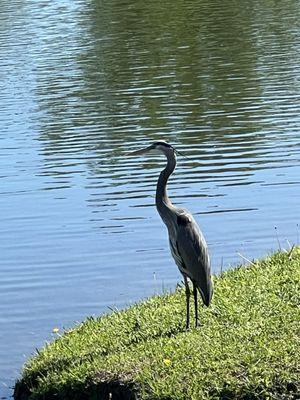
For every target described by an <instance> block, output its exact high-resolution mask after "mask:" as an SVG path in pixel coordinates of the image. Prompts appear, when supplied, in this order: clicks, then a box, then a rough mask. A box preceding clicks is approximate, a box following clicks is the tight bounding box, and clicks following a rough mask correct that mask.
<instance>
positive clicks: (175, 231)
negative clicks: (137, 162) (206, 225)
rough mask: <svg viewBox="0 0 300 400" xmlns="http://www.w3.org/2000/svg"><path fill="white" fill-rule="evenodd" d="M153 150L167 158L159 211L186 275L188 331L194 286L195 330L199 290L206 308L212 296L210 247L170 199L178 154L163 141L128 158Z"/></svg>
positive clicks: (158, 197)
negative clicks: (168, 189)
mask: <svg viewBox="0 0 300 400" xmlns="http://www.w3.org/2000/svg"><path fill="white" fill-rule="evenodd" d="M151 151H159V152H161V153H163V154H164V155H165V156H166V157H167V166H166V167H165V169H163V170H162V171H161V173H160V175H159V179H158V182H157V187H156V208H157V211H158V212H159V215H160V216H161V218H162V220H163V222H164V223H165V225H166V226H167V229H168V233H169V243H170V249H171V253H172V256H173V258H174V260H175V263H176V264H177V266H178V268H179V270H180V272H181V273H182V275H183V279H184V284H185V291H186V328H187V329H189V326H190V294H191V293H190V288H189V284H188V278H189V279H190V280H191V281H192V284H193V295H194V303H195V319H196V321H195V325H196V327H197V326H198V304H197V289H198V290H199V292H200V295H201V297H202V300H203V303H204V304H205V305H206V306H209V304H210V302H211V298H212V294H213V286H212V280H211V269H210V259H209V254H208V248H207V244H206V241H205V239H204V236H203V234H202V232H201V230H200V228H199V227H198V225H197V223H196V221H195V220H194V218H193V216H192V214H191V213H189V212H188V211H187V210H185V209H183V208H178V207H175V206H174V205H173V204H172V202H171V201H170V199H169V197H168V194H167V182H168V178H169V177H170V175H171V174H172V173H173V171H174V169H175V167H176V153H177V151H176V150H175V149H174V147H173V146H171V145H170V144H168V143H166V142H165V141H162V140H161V141H158V142H154V143H153V144H151V145H150V146H148V147H146V148H144V149H141V150H137V151H134V152H131V153H129V154H128V155H133V156H138V155H143V154H146V153H148V152H151Z"/></svg>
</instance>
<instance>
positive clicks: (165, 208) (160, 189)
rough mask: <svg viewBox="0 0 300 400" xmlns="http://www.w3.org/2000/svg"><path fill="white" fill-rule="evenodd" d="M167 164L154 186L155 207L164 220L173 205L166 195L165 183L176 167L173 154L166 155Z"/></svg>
mask: <svg viewBox="0 0 300 400" xmlns="http://www.w3.org/2000/svg"><path fill="white" fill-rule="evenodd" d="M167 160H168V162H167V166H166V168H165V169H163V170H162V171H161V173H160V175H159V178H158V181H157V186H156V199H155V200H156V208H157V211H158V212H159V214H160V216H161V218H162V219H163V220H164V221H165V219H166V218H165V217H167V216H168V214H169V212H170V211H171V209H172V207H173V205H172V202H171V200H170V199H169V197H168V193H167V183H168V179H169V176H170V175H171V174H172V172H173V171H174V169H175V167H176V157H175V155H174V154H169V155H167Z"/></svg>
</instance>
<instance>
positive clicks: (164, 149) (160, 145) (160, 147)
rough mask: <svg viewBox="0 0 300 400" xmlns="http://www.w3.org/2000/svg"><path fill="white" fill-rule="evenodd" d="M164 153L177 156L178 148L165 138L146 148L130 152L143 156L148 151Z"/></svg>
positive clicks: (132, 154) (133, 154)
mask: <svg viewBox="0 0 300 400" xmlns="http://www.w3.org/2000/svg"><path fill="white" fill-rule="evenodd" d="M150 152H151V153H163V154H164V155H165V156H167V157H168V156H175V154H176V150H175V149H174V147H173V146H171V145H170V144H169V143H167V142H165V141H164V140H159V141H157V142H154V143H152V144H151V145H150V146H148V147H145V148H144V149H140V150H136V151H133V152H131V153H128V154H127V155H129V156H141V155H143V154H147V153H150Z"/></svg>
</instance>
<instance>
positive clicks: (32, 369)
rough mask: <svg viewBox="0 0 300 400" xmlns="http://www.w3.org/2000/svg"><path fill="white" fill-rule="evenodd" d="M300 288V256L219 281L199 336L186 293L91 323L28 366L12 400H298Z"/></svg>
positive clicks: (296, 252) (281, 256)
mask: <svg viewBox="0 0 300 400" xmlns="http://www.w3.org/2000/svg"><path fill="white" fill-rule="evenodd" d="M299 284H300V249H299V248H297V249H293V251H292V252H291V253H290V254H287V253H277V254H274V255H272V256H270V257H268V258H266V259H264V260H261V261H258V262H253V263H252V264H251V265H250V266H249V267H240V268H236V269H234V270H230V271H228V272H225V273H223V274H222V275H221V276H219V277H215V278H214V286H215V293H214V298H213V302H212V306H211V307H210V308H201V310H200V321H201V327H200V328H198V329H191V330H190V331H188V332H186V331H185V295H184V291H183V289H178V290H176V291H175V293H172V294H166V295H163V296H157V297H153V298H150V299H149V300H147V301H145V302H143V303H141V304H137V305H134V306H132V307H131V308H129V309H127V310H125V311H122V312H113V313H112V314H111V315H108V316H103V317H100V318H97V319H93V318H89V319H87V320H86V321H85V322H84V323H82V324H80V325H79V326H77V327H76V328H75V329H73V330H69V331H67V332H65V333H64V334H63V335H62V336H59V337H58V338H57V339H56V340H54V342H52V343H51V344H49V345H47V346H45V348H44V349H42V350H41V351H39V352H38V353H37V354H36V355H35V356H34V357H33V358H32V359H31V360H29V361H28V363H27V364H26V366H25V368H24V371H23V376H22V379H21V380H20V381H19V382H18V384H17V387H16V391H15V398H16V399H18V400H19V399H22V400H24V399H35V400H37V399H72V400H75V399H80V400H84V399H102V398H103V399H108V398H110V395H109V393H112V397H111V398H112V399H113V400H115V399H121V398H124V399H131V398H132V399H135V398H137V399H148V400H150V399H151V400H154V399H157V400H158V399H160V400H163V399H164V400H167V399H178V400H179V399H180V400H183V399H194V400H201V399H205V400H209V399H210V400H212V399H247V400H250V399H296V398H300V397H299V390H300V389H299V348H300V343H299V320H300V312H299V304H300V290H299ZM297 391H298V394H297ZM24 394H25V395H24ZM21 395H24V397H21Z"/></svg>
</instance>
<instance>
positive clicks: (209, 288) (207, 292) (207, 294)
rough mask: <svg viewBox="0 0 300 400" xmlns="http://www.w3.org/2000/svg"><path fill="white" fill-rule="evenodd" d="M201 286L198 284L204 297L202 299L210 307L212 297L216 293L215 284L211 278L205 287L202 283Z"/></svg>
mask: <svg viewBox="0 0 300 400" xmlns="http://www.w3.org/2000/svg"><path fill="white" fill-rule="evenodd" d="M201 286H202V287H201ZM201 286H198V285H197V287H198V289H199V293H200V295H201V298H202V301H203V303H204V304H205V305H206V306H207V307H209V305H210V303H211V299H212V297H213V293H214V288H213V285H212V281H211V280H210V281H209V282H208V284H207V285H205V287H203V285H201Z"/></svg>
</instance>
